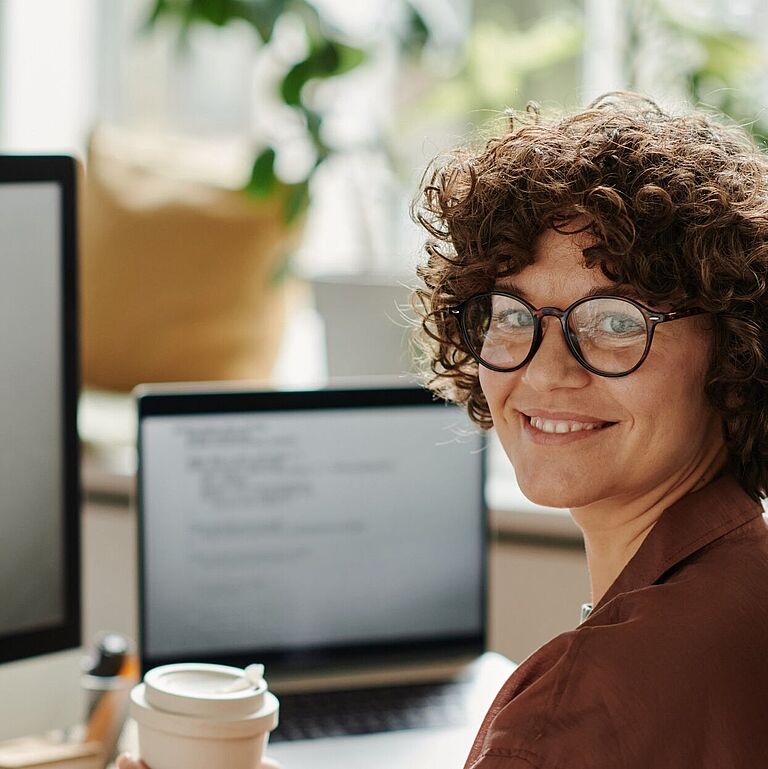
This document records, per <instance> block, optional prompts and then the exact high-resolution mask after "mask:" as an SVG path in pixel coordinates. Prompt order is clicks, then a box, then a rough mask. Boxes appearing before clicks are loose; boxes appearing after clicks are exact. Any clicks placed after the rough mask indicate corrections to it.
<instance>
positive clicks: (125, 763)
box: [117, 753, 281, 769]
mask: <svg viewBox="0 0 768 769" xmlns="http://www.w3.org/2000/svg"><path fill="white" fill-rule="evenodd" d="M117 769H149V768H148V767H147V765H146V764H145V763H144V762H143V761H140V760H139V759H138V758H134V757H133V756H130V755H128V754H127V753H123V755H122V756H118V758H117ZM179 769H184V767H183V766H180V767H179ZM261 769H281V767H280V764H278V763H277V761H274V760H273V759H271V758H262V759H261Z"/></svg>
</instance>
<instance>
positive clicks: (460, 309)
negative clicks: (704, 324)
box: [448, 291, 707, 378]
mask: <svg viewBox="0 0 768 769" xmlns="http://www.w3.org/2000/svg"><path fill="white" fill-rule="evenodd" d="M485 296H505V297H507V298H508V299H514V300H515V301H517V302H520V304H522V305H523V306H524V307H525V308H526V309H527V310H528V311H529V312H530V313H531V315H532V316H533V338H532V339H531V349H530V350H529V351H528V354H527V355H526V356H525V359H524V360H523V362H522V363H519V364H518V365H517V366H512V367H502V366H494V365H492V364H490V363H486V362H485V361H484V360H483V359H482V358H481V357H480V355H479V354H478V353H476V352H474V350H473V348H472V344H471V343H470V341H469V334H468V333H467V327H466V314H465V312H464V309H465V308H466V306H467V305H468V304H469V302H472V301H475V300H477V299H481V298H482V297H485ZM593 299H620V300H621V301H624V302H628V303H629V304H631V305H633V306H634V307H636V308H637V309H638V310H640V312H641V313H642V315H643V317H644V318H645V330H646V343H645V349H644V350H643V354H642V356H641V357H640V360H639V361H638V362H637V363H636V364H635V365H634V366H633V367H632V368H631V369H629V370H628V371H623V372H621V373H618V374H613V373H609V372H605V371H600V370H598V369H596V368H594V366H591V365H590V364H589V363H587V361H586V360H584V357H583V356H582V354H581V353H580V352H579V350H578V346H577V345H576V344H575V342H574V341H573V340H572V339H571V338H570V331H569V329H568V319H569V318H570V316H571V313H572V312H573V311H574V310H575V309H576V308H577V307H579V306H580V305H582V304H585V303H586V302H591V301H592V300H593ZM448 312H449V313H450V314H451V315H454V316H457V317H458V321H459V331H460V332H461V336H462V339H463V341H464V344H465V345H466V347H467V350H468V352H469V354H470V355H471V356H472V357H473V358H474V359H475V360H476V361H477V362H478V363H479V364H480V365H481V366H484V367H485V368H487V369H490V370H491V371H497V372H499V373H502V374H508V373H510V372H512V371H517V370H518V369H520V368H522V367H523V366H525V365H526V364H527V363H529V362H530V361H531V359H532V358H533V356H534V355H536V353H537V352H538V350H539V347H541V342H542V340H543V339H544V333H543V323H542V319H543V318H545V317H547V316H552V317H555V318H557V319H558V320H559V321H560V328H561V329H562V332H563V338H564V339H565V344H566V347H567V348H568V350H569V351H570V353H571V355H573V357H574V358H575V359H576V360H577V361H578V362H579V364H580V365H581V366H582V367H583V368H585V369H586V370H587V371H589V372H590V373H592V374H596V375H597V376H603V377H610V378H617V377H623V376H628V375H629V374H631V373H632V372H633V371H637V369H638V368H640V366H641V365H642V364H643V363H644V361H645V359H646V358H647V357H648V353H649V352H650V350H651V342H653V332H654V330H655V329H656V326H658V325H659V324H660V323H668V322H670V321H673V320H681V319H682V318H689V317H691V316H693V315H702V314H705V313H706V312H707V310H704V309H702V308H701V307H690V308H687V309H682V310H670V311H669V312H659V311H657V310H651V309H650V308H648V307H646V306H645V305H643V304H640V302H638V301H637V300H635V299H630V298H629V297H626V296H617V295H616V294H595V295H594V296H584V297H582V298H581V299H577V300H576V301H575V302H573V303H572V304H569V305H568V307H566V308H565V309H564V310H561V309H560V308H559V307H539V308H536V307H534V306H533V305H532V304H531V303H530V302H526V301H525V299H523V298H522V297H520V296H518V295H517V294H513V293H511V292H509V291H482V292H480V293H479V294H474V295H473V296H470V297H468V298H467V299H465V300H464V301H463V302H461V303H460V304H457V305H454V306H452V307H449V308H448Z"/></svg>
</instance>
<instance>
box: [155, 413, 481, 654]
mask: <svg viewBox="0 0 768 769" xmlns="http://www.w3.org/2000/svg"><path fill="white" fill-rule="evenodd" d="M481 445H482V443H481V438H480V437H479V435H478V433H477V431H476V430H475V429H474V428H473V427H471V425H470V423H469V420H468V419H467V417H466V415H465V414H464V412H463V411H462V410H461V409H459V408H458V407H449V406H440V405H426V406H425V405H415V406H414V405H409V406H396V407H393V406H387V407H385V408H377V407H370V408H369V407H363V408H353V409H332V408H327V409H318V410H298V411H293V410H291V411H263V412H257V413H230V414H227V413H223V414H179V415H172V416H168V415H156V416H149V417H146V418H144V419H143V422H142V432H141V452H142V458H141V461H142V480H141V489H140V493H141V498H142V507H143V510H142V519H143V523H142V525H143V535H142V536H143V541H144V549H143V558H144V565H143V571H144V580H145V588H144V622H145V628H144V647H145V648H144V652H145V655H147V656H149V657H153V658H171V657H176V658H179V659H181V658H184V657H193V656H195V655H198V656H200V657H210V656H211V655H214V654H215V653H216V652H217V651H219V650H221V651H225V652H228V653H230V652H231V653H237V652H238V651H241V652H253V653H258V652H260V651H267V652H268V651H281V650H286V649H311V648H317V647H336V646H338V647H343V646H354V645H365V644H371V643H379V644H387V643H391V642H408V641H411V640H413V641H416V642H417V641H418V639H438V640H439V639H440V638H458V637H469V636H472V635H473V634H479V633H480V630H481V627H482V622H483V617H482V612H483V602H482V598H481V596H482V589H483V584H482V582H483V563H482V561H483V515H482V492H481V484H482V463H481V457H480V451H481Z"/></svg>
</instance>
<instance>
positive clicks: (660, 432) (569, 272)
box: [480, 230, 723, 508]
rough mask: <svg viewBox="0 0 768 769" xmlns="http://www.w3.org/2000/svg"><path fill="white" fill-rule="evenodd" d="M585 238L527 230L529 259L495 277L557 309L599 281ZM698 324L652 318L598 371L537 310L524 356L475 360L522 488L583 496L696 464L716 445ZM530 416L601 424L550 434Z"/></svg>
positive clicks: (552, 500)
mask: <svg viewBox="0 0 768 769" xmlns="http://www.w3.org/2000/svg"><path fill="white" fill-rule="evenodd" d="M587 244H588V240H587V239H586V236H585V235H583V234H581V235H563V234H560V233H558V232H555V231H554V230H547V231H545V232H544V233H542V235H541V236H540V237H539V238H538V239H537V241H536V244H535V250H534V256H535V261H534V263H533V264H531V265H530V266H528V267H526V268H525V269H523V270H522V271H521V272H520V273H518V274H517V275H515V276H513V277H511V278H509V279H502V280H501V281H499V283H498V284H497V288H499V289H502V288H503V289H506V290H510V286H514V287H519V288H520V289H522V291H523V292H525V295H526V296H527V297H528V298H529V299H530V301H531V303H532V304H533V305H534V306H535V307H542V306H552V307H559V308H561V309H564V308H565V307H567V306H568V305H570V304H571V303H572V302H574V301H576V300H577V299H580V298H581V297H583V296H586V295H587V293H588V292H589V291H590V289H593V288H595V287H600V286H604V287H606V288H608V287H609V286H610V283H609V281H608V280H607V279H606V278H605V276H604V275H603V274H602V272H601V271H600V270H599V268H592V269H588V268H586V267H584V265H583V254H582V248H584V247H585V246H586V245H587ZM512 290H513V289H512ZM658 309H666V308H658ZM706 326H707V319H706V316H698V317H696V316H694V317H691V318H686V319H684V320H676V321H674V322H670V323H663V324H661V325H659V326H657V327H656V330H655V332H654V338H653V344H652V346H651V350H650V352H649V353H648V357H647V358H646V359H645V362H644V363H643V364H642V365H641V366H640V368H639V369H637V370H636V371H634V372H633V373H631V374H629V375H627V376H625V377H617V378H609V377H601V376H597V375H595V374H592V373H590V372H589V371H587V370H586V369H584V368H582V366H581V365H580V364H579V363H578V362H577V361H576V359H575V358H574V357H573V355H571V353H570V351H569V350H568V348H567V347H566V344H565V340H564V339H563V334H562V330H561V327H560V323H559V321H558V320H557V318H552V317H547V318H545V319H544V337H543V340H542V342H541V346H540V347H539V349H538V351H537V353H536V355H535V356H534V357H533V359H532V360H531V361H530V362H529V363H528V364H526V365H525V366H523V367H522V368H520V369H518V370H517V371H512V372H509V373H498V372H494V371H490V370H488V369H486V368H484V367H483V366H480V384H481V387H482V389H483V392H484V394H485V396H486V399H487V401H488V405H489V407H490V410H491V416H492V418H493V423H494V426H495V428H496V431H497V433H498V436H499V439H500V441H501V443H502V445H503V447H504V449H505V451H506V453H507V455H508V456H509V459H510V461H511V462H512V464H513V466H514V468H515V474H516V475H517V480H518V483H519V485H520V488H521V490H522V491H523V493H524V494H525V496H526V497H528V498H529V499H530V500H532V501H533V502H536V503H538V504H542V505H547V506H552V507H569V508H577V507H584V506H586V505H589V504H591V503H593V502H598V501H601V500H606V499H609V498H613V497H625V496H630V497H631V496H636V495H639V494H642V493H644V492H648V491H652V490H653V489H655V488H658V487H661V486H663V485H664V484H665V483H669V481H670V479H672V478H675V477H677V478H679V479H680V480H682V479H684V478H686V477H687V476H688V475H689V474H691V473H696V472H697V469H701V470H703V469H705V468H706V467H707V465H708V463H709V462H711V461H712V460H713V458H714V456H715V455H716V453H717V452H718V451H719V450H721V448H722V446H723V435H722V426H721V421H720V419H719V418H718V417H717V415H716V414H715V413H714V412H713V411H712V409H711V408H710V407H709V405H708V404H707V402H706V400H705V397H704V376H705V373H706V370H707V367H708V362H709V353H710V339H709V332H708V331H707V330H706ZM531 416H538V417H539V418H540V419H547V418H548V419H549V420H551V421H555V422H557V421H566V422H573V421H578V422H581V423H582V424H585V423H593V424H594V423H597V424H604V423H606V422H608V423H611V424H610V425H607V426H604V427H598V428H597V429H589V430H587V429H580V430H577V431H575V432H568V433H559V434H550V433H546V432H544V431H543V430H539V429H536V427H535V426H534V425H535V424H539V425H540V426H543V427H547V426H545V425H541V423H540V421H539V419H534V423H533V424H532V423H531V420H530V417H531ZM551 427H552V426H551V425H550V426H549V428H550V429H551ZM571 427H572V425H570V424H569V429H570V428H571ZM561 429H563V427H562V426H561Z"/></svg>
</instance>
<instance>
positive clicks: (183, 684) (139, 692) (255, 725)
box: [130, 663, 279, 769]
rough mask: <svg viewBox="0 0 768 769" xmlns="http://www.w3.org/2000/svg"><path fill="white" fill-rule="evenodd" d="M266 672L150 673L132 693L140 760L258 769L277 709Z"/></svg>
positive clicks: (193, 669)
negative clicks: (264, 674)
mask: <svg viewBox="0 0 768 769" xmlns="http://www.w3.org/2000/svg"><path fill="white" fill-rule="evenodd" d="M254 668H256V669H257V670H256V673H255V674H254ZM262 672H263V668H262V667H261V666H250V667H249V668H248V669H247V671H246V670H241V669H240V668H234V667H228V666H226V665H208V664H202V663H181V664H177V665H163V666H162V667H158V668H154V669H153V670H150V671H149V672H148V673H147V674H146V675H145V676H144V681H143V683H140V684H138V685H137V686H135V687H134V688H133V691H132V692H131V706H130V714H131V716H132V717H133V718H134V719H135V720H136V723H137V724H138V727H139V728H138V736H139V756H140V757H141V759H142V760H143V761H144V762H145V763H146V764H147V765H148V766H149V767H150V768H151V769H179V768H180V767H183V769H211V767H217V766H220V767H227V769H258V767H259V766H260V765H261V760H262V758H263V756H264V751H265V749H266V746H267V740H268V739H269V733H270V732H271V731H272V730H273V729H274V728H275V727H276V726H277V720H278V710H279V703H278V701H277V698H276V697H275V696H274V695H273V694H272V693H271V692H269V691H268V690H267V682H266V681H265V680H264V679H263V677H261V673H262Z"/></svg>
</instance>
